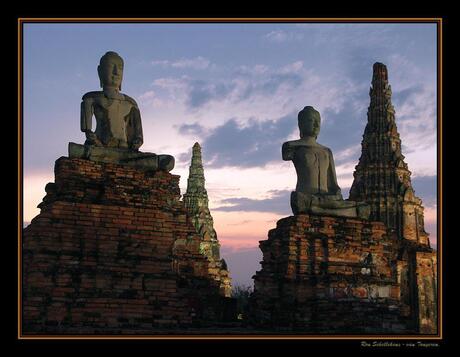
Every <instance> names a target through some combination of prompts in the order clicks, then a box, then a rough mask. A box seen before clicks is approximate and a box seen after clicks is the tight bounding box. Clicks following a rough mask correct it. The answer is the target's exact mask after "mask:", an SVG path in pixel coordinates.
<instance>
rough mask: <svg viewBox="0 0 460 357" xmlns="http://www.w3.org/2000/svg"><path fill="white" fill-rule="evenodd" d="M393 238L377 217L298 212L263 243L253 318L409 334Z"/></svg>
mask: <svg viewBox="0 0 460 357" xmlns="http://www.w3.org/2000/svg"><path fill="white" fill-rule="evenodd" d="M395 239H396V237H393V236H388V235H387V230H386V227H385V225H384V224H383V223H381V222H369V221H365V220H359V219H350V218H337V217H326V216H310V215H297V216H291V217H287V218H283V219H281V220H279V221H278V222H277V227H276V229H272V230H270V231H269V235H268V240H266V241H261V242H260V248H261V250H262V252H263V261H262V270H261V271H258V272H257V273H256V275H255V277H254V281H255V287H254V295H253V299H252V307H253V316H252V318H253V323H255V324H256V325H260V326H274V327H284V328H292V329H297V330H303V331H306V332H311V333H342V334H343V333H345V334H350V333H404V332H410V329H411V328H410V326H409V325H410V324H409V323H408V318H409V307H408V306H406V305H404V304H402V303H401V302H400V299H399V296H400V291H399V285H398V282H397V274H396V266H397V264H396V259H397V256H396V251H395V249H394V248H393V247H395V246H397V244H396V241H395Z"/></svg>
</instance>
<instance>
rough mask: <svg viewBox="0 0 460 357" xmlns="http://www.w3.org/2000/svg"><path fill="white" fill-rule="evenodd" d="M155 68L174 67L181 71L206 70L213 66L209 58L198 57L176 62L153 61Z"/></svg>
mask: <svg viewBox="0 0 460 357" xmlns="http://www.w3.org/2000/svg"><path fill="white" fill-rule="evenodd" d="M151 64H152V65H153V66H162V67H172V68H181V69H193V70H205V69H208V68H209V67H210V66H211V61H210V60H208V59H207V58H204V57H201V56H198V57H194V58H181V59H179V60H176V61H169V60H155V61H152V62H151Z"/></svg>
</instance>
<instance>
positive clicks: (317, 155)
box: [282, 107, 370, 219]
mask: <svg viewBox="0 0 460 357" xmlns="http://www.w3.org/2000/svg"><path fill="white" fill-rule="evenodd" d="M298 125H299V129H300V139H299V140H293V141H288V142H285V143H284V144H283V147H282V156H283V160H292V162H293V163H294V167H295V169H296V173H297V185H296V189H295V191H294V192H292V193H291V208H292V212H293V213H294V215H297V214H301V213H312V214H323V215H331V216H343V217H360V218H365V219H367V218H368V217H369V214H370V208H369V206H368V205H367V204H366V203H362V202H355V201H350V200H344V199H343V197H342V193H341V190H340V187H339V185H338V183H337V176H336V172H335V165H334V158H333V155H332V151H331V150H330V149H329V148H327V147H325V146H323V145H321V144H319V143H317V141H316V139H317V137H318V134H319V131H320V126H321V116H320V114H319V112H318V111H316V110H315V109H314V108H313V107H305V108H304V109H303V110H301V111H300V112H299V115H298Z"/></svg>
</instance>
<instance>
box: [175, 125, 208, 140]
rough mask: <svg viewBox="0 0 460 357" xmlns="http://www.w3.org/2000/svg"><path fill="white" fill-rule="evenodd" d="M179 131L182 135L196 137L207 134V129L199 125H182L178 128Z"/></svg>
mask: <svg viewBox="0 0 460 357" xmlns="http://www.w3.org/2000/svg"><path fill="white" fill-rule="evenodd" d="M177 130H178V132H179V134H181V135H189V136H194V137H196V136H200V135H201V134H203V133H204V132H206V129H205V128H204V127H203V126H202V125H200V124H198V123H193V124H182V125H179V126H177Z"/></svg>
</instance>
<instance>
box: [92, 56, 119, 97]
mask: <svg viewBox="0 0 460 357" xmlns="http://www.w3.org/2000/svg"><path fill="white" fill-rule="evenodd" d="M97 73H98V75H99V81H100V84H101V88H114V89H117V90H121V81H122V80H123V58H121V57H120V55H119V54H118V53H116V52H112V51H109V52H107V53H106V54H105V55H104V56H102V57H101V60H100V61H99V66H98V67H97Z"/></svg>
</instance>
